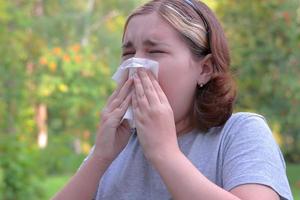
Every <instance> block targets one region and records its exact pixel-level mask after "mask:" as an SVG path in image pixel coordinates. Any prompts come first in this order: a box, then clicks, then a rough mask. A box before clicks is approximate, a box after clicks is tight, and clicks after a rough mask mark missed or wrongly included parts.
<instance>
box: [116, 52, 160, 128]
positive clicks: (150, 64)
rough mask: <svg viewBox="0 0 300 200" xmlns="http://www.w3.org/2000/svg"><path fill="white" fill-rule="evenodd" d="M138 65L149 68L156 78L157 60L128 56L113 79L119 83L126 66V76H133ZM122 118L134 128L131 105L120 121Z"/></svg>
mask: <svg viewBox="0 0 300 200" xmlns="http://www.w3.org/2000/svg"><path fill="white" fill-rule="evenodd" d="M139 67H143V68H146V69H148V70H150V71H151V72H152V73H153V75H154V76H155V77H156V78H158V70H159V64H158V62H156V61H154V60H150V59H145V58H130V59H128V60H125V61H124V62H123V63H121V65H120V66H119V68H118V69H117V71H116V72H115V73H114V75H113V76H112V79H113V80H115V81H116V82H117V83H119V82H120V81H121V80H122V78H123V76H125V71H126V69H127V68H128V69H129V74H128V77H131V76H133V74H134V73H136V70H137V68H139ZM124 119H127V120H128V123H129V125H130V127H131V128H135V123H134V117H133V111H132V106H131V105H129V107H128V109H127V111H126V113H125V115H124V116H123V118H122V121H123V120H124Z"/></svg>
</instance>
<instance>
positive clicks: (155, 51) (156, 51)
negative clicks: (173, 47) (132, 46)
mask: <svg viewBox="0 0 300 200" xmlns="http://www.w3.org/2000/svg"><path fill="white" fill-rule="evenodd" d="M149 53H165V52H164V51H160V50H153V51H149Z"/></svg>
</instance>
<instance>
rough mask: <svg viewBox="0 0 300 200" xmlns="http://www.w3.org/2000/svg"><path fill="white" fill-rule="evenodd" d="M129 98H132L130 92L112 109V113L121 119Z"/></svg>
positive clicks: (129, 100)
mask: <svg viewBox="0 0 300 200" xmlns="http://www.w3.org/2000/svg"><path fill="white" fill-rule="evenodd" d="M131 99H132V92H130V94H128V95H127V97H126V98H125V100H124V101H123V102H122V103H121V104H120V105H119V106H118V107H117V108H115V109H114V110H113V111H112V114H113V115H114V116H115V117H117V118H118V119H120V120H121V118H122V117H123V116H124V115H125V112H126V110H127V109H128V107H129V104H130V102H131Z"/></svg>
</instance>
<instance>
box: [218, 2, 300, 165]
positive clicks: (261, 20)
mask: <svg viewBox="0 0 300 200" xmlns="http://www.w3.org/2000/svg"><path fill="white" fill-rule="evenodd" d="M217 13H218V15H219V16H220V17H221V19H222V21H223V23H224V27H225V29H226V32H227V35H228V37H229V41H230V46H231V50H232V65H233V68H234V70H235V72H236V76H237V79H238V87H239V95H238V102H237V105H238V110H245V109H246V110H250V111H257V112H259V113H263V114H264V115H265V116H266V117H267V119H268V120H269V121H270V122H271V125H272V128H273V130H274V132H275V134H276V133H281V134H282V137H281V140H280V138H279V142H281V143H282V145H283V148H284V151H285V153H286V154H287V156H288V159H290V161H296V160H297V161H299V160H300V139H299V137H300V118H299V107H300V81H299V80H300V79H299V77H300V57H299V55H300V2H299V0H290V1H283V0H268V1H261V0H253V1H237V0H230V1H229V0H221V1H219V3H218V7H217Z"/></svg>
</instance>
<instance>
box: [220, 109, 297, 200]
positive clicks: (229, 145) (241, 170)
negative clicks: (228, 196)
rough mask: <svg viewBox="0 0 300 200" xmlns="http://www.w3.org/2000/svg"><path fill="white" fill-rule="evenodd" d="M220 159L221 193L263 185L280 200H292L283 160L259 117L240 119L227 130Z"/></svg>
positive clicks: (268, 129)
mask: <svg viewBox="0 0 300 200" xmlns="http://www.w3.org/2000/svg"><path fill="white" fill-rule="evenodd" d="M223 158H224V160H223V173H222V176H223V187H224V189H226V190H228V191H229V190H231V189H233V188H235V187H237V186H239V185H242V184H263V185H266V186H269V187H271V188H272V189H273V190H274V191H276V192H277V193H278V194H279V195H280V196H281V199H286V200H292V199H293V197H292V194H291V190H290V186H289V183H288V179H287V176H286V167H285V162H284V158H283V156H282V153H281V151H280V148H279V147H278V145H277V143H276V142H275V140H274V138H273V135H272V132H271V130H270V128H269V127H268V125H267V123H266V121H265V120H264V118H263V117H262V116H260V115H254V114H253V115H247V116H241V117H239V118H238V119H236V121H235V122H234V123H232V125H231V127H228V130H227V139H226V140H225V146H224V156H223Z"/></svg>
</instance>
